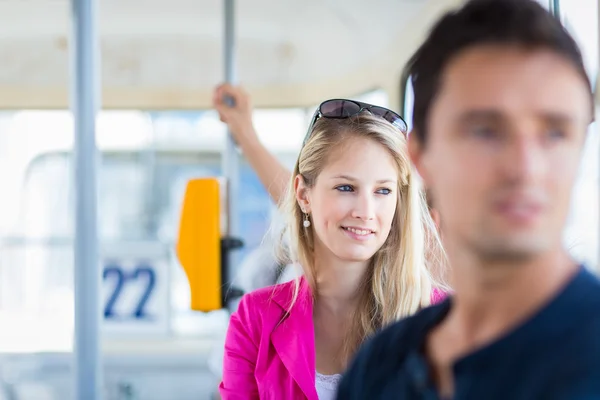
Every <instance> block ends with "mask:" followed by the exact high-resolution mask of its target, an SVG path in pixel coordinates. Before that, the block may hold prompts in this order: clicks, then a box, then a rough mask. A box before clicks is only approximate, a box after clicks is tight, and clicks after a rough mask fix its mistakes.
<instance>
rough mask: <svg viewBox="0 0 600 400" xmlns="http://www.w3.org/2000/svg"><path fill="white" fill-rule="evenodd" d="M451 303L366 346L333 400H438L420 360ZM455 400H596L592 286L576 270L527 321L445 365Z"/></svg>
mask: <svg viewBox="0 0 600 400" xmlns="http://www.w3.org/2000/svg"><path fill="white" fill-rule="evenodd" d="M451 303H452V299H451V298H448V299H446V300H445V301H444V302H442V303H440V304H438V305H435V306H432V307H429V308H426V309H424V310H422V311H421V312H419V313H417V314H415V315H414V316H412V317H410V318H407V319H405V320H403V321H400V322H398V323H396V324H394V325H392V326H390V327H388V328H386V329H384V330H383V331H382V332H381V333H379V334H377V335H376V336H375V337H374V338H372V339H371V340H369V341H367V342H366V343H365V345H364V346H363V347H362V348H361V349H360V350H359V352H358V354H357V356H356V358H355V360H354V362H353V363H352V364H351V366H350V368H349V369H348V371H347V372H346V374H345V375H344V377H343V378H342V381H341V383H340V386H339V390H338V397H337V400H350V399H357V400H358V399H360V400H378V399H423V400H439V399H440V397H439V396H438V394H437V391H436V388H435V386H434V384H433V383H432V381H431V379H430V370H429V366H428V363H427V361H426V359H425V356H424V350H423V349H424V346H425V337H426V335H427V333H428V332H429V331H430V330H431V329H432V328H433V327H434V326H435V325H436V324H438V323H439V322H440V321H442V320H443V319H444V317H445V316H446V314H447V313H448V311H449V310H450V307H451ZM453 374H454V397H453V399H455V400H467V399H469V400H471V399H472V400H495V399H502V400H531V399H549V400H559V399H560V400H567V399H568V400H592V399H600V281H598V280H597V278H596V277H595V276H594V275H592V274H591V273H590V272H588V271H586V270H585V269H584V268H583V267H582V268H581V270H580V271H579V272H578V273H577V274H576V275H575V277H574V278H573V279H572V280H571V282H569V284H568V285H567V286H566V287H565V288H564V289H563V290H562V291H561V292H560V293H559V294H557V296H556V297H555V298H554V299H553V300H552V301H550V302H549V303H548V304H547V305H546V306H545V307H544V308H542V309H541V310H540V311H538V312H537V313H536V314H535V315H534V316H533V317H532V318H530V319H529V320H528V321H526V322H524V323H523V324H522V325H520V326H519V327H517V328H515V329H514V330H512V331H511V332H509V333H508V334H506V335H505V336H503V337H502V338H500V339H498V340H496V341H495V342H493V343H491V344H489V345H487V346H485V347H483V348H481V349H479V350H477V351H475V352H473V353H471V354H469V355H467V356H465V357H463V358H461V359H459V360H458V361H457V362H456V363H455V364H454V366H453Z"/></svg>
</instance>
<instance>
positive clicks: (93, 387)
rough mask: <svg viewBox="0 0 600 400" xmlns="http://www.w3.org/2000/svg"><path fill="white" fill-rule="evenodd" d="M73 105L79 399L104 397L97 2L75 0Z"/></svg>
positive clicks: (73, 8) (75, 346) (72, 70)
mask: <svg viewBox="0 0 600 400" xmlns="http://www.w3.org/2000/svg"><path fill="white" fill-rule="evenodd" d="M71 7H72V10H71V11H72V18H73V20H72V24H73V25H72V36H71V39H72V43H71V45H70V49H71V73H70V75H71V98H70V100H71V109H72V112H73V119H74V127H75V140H74V149H73V150H74V157H73V164H72V168H73V171H74V179H75V180H74V182H75V245H74V250H75V271H74V275H75V282H74V285H75V340H74V349H73V353H74V361H75V362H74V365H73V367H74V368H73V370H74V374H73V377H74V379H75V396H74V398H75V399H76V400H100V399H101V398H102V373H101V372H102V370H101V367H102V366H101V351H100V324H101V313H100V282H101V274H100V262H99V258H98V232H97V206H96V195H97V185H96V167H97V160H98V158H97V157H98V154H97V149H96V114H97V108H98V103H99V94H100V90H99V78H98V76H99V73H98V69H99V67H98V54H99V51H98V40H97V33H96V1H95V0H71Z"/></svg>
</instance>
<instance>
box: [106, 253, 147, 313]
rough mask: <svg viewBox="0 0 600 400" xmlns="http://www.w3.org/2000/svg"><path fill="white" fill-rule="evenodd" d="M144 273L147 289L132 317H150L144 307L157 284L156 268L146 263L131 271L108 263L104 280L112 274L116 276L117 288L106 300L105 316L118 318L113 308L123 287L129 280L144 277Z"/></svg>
mask: <svg viewBox="0 0 600 400" xmlns="http://www.w3.org/2000/svg"><path fill="white" fill-rule="evenodd" d="M144 275H145V276H147V284H146V290H144V293H142V296H141V297H140V299H139V301H138V303H137V306H136V307H135V310H134V311H133V312H132V315H131V318H135V319H144V318H148V315H147V314H146V312H145V310H144V307H145V306H146V303H147V302H148V299H149V298H150V295H151V294H152V290H153V289H154V286H155V285H156V274H155V273H154V270H153V269H152V268H150V267H148V266H145V265H140V266H139V267H137V268H135V269H134V270H133V271H132V272H131V273H127V272H124V271H123V269H122V268H121V267H119V266H118V265H114V264H111V265H107V266H106V267H105V268H104V275H103V278H104V280H106V279H109V278H110V277H111V276H114V277H115V278H114V279H115V280H116V284H115V288H114V290H113V292H112V293H111V295H110V296H109V297H108V301H107V302H106V306H105V307H104V318H111V319H114V318H118V316H117V315H115V313H114V310H113V308H114V306H115V303H116V302H117V300H118V299H119V295H120V294H121V291H122V290H123V287H124V286H125V284H126V283H127V281H135V280H137V279H139V278H142V277H143V276H144Z"/></svg>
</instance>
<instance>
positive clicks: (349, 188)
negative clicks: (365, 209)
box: [336, 185, 353, 192]
mask: <svg viewBox="0 0 600 400" xmlns="http://www.w3.org/2000/svg"><path fill="white" fill-rule="evenodd" d="M336 189H337V190H339V191H340V192H351V191H352V190H353V189H352V186H350V185H341V186H338V187H336Z"/></svg>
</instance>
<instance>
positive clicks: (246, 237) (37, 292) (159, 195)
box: [0, 109, 306, 351]
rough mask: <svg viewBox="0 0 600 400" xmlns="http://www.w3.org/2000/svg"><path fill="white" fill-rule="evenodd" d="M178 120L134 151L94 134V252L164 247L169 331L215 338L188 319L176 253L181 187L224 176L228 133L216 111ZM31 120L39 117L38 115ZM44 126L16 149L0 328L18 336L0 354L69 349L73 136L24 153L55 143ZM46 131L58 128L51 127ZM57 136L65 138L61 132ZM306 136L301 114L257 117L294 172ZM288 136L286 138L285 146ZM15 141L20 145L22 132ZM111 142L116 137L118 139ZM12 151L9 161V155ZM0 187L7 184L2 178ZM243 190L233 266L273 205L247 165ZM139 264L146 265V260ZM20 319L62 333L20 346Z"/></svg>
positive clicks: (215, 320)
mask: <svg viewBox="0 0 600 400" xmlns="http://www.w3.org/2000/svg"><path fill="white" fill-rule="evenodd" d="M56 113H58V112H56ZM278 113H279V114H280V115H279V116H278V115H276V114H278ZM174 114H176V113H169V112H164V113H155V114H153V115H152V121H153V123H152V124H149V125H148V126H149V127H151V128H152V129H150V131H149V132H146V133H144V134H140V135H139V136H143V137H146V139H148V140H146V139H144V140H136V141H135V143H125V142H127V140H123V141H122V142H120V143H118V145H116V146H115V143H112V144H111V145H106V140H104V139H105V138H104V139H103V137H102V136H103V135H104V134H103V132H101V130H99V131H98V143H100V145H99V146H100V148H101V150H102V151H101V155H102V157H101V159H102V162H101V163H100V165H99V168H98V189H99V193H98V215H99V218H98V228H99V239H100V247H101V252H104V251H105V249H106V248H109V247H110V246H111V245H112V244H115V243H116V244H121V247H123V244H125V245H126V246H127V244H128V243H131V244H134V243H141V242H143V243H147V244H149V245H150V246H152V247H153V248H164V249H165V254H167V256H166V258H167V259H168V261H167V264H168V266H169V267H168V269H169V271H170V272H169V275H170V278H169V279H170V282H171V285H170V286H171V287H170V299H168V300H167V301H168V302H169V303H170V305H171V311H170V312H169V313H168V314H169V316H170V317H169V318H170V328H171V332H172V333H174V334H192V335H195V336H197V335H209V336H212V335H214V334H221V333H222V329H224V328H225V326H226V322H227V320H226V319H223V318H222V317H221V316H216V317H211V315H210V313H209V314H202V313H197V312H192V311H191V310H189V286H188V283H187V280H186V278H185V275H184V274H183V271H182V270H181V268H180V266H179V265H178V263H177V259H176V257H175V255H174V251H173V248H174V241H175V238H176V235H177V230H178V224H179V215H180V205H181V201H182V198H183V193H184V190H185V185H186V182H187V180H188V179H190V178H194V177H201V176H217V175H219V174H220V171H221V151H222V148H223V143H224V135H223V133H224V131H225V130H224V126H223V124H221V123H220V122H219V121H218V118H217V117H216V115H215V114H214V113H212V112H197V113H179V115H174ZM32 115H33V114H32ZM282 115H283V117H282ZM270 116H273V118H270ZM33 118H40V117H39V114H35V116H34V117H33ZM25 125H27V126H28V127H29V128H30V127H31V126H33V125H32V124H25ZM40 125H41V126H44V124H40V123H36V124H35V126H36V127H37V128H36V129H37V130H38V131H39V132H36V133H35V134H32V136H29V137H28V138H27V143H30V144H26V142H25V141H23V143H21V142H19V146H21V147H22V148H23V149H25V150H24V151H23V157H29V158H28V159H29V160H31V158H32V157H33V160H31V161H27V162H25V161H23V160H20V161H19V163H20V164H23V165H24V166H23V167H19V173H18V175H19V179H20V183H19V184H18V185H14V186H15V187H18V188H19V189H20V190H17V191H15V190H12V191H11V192H12V193H13V194H14V196H15V198H18V200H17V201H15V202H14V203H16V204H18V205H19V209H18V210H17V211H15V210H13V214H15V215H16V216H15V217H13V219H15V220H17V223H16V224H12V225H13V226H14V227H13V229H12V230H10V231H9V232H8V233H7V234H4V232H3V237H2V240H3V241H2V242H1V243H0V278H2V279H0V322H2V326H5V327H6V326H14V327H15V329H17V333H14V332H13V330H10V332H13V333H12V334H10V332H9V330H7V331H6V332H8V333H7V335H12V336H11V337H13V339H10V338H6V340H2V344H0V351H1V350H4V349H11V348H13V349H14V348H16V347H18V345H17V344H15V342H14V340H16V339H14V338H16V337H20V339H19V340H22V341H23V340H24V341H25V342H27V343H26V344H24V345H23V346H25V347H27V348H33V347H34V348H36V349H39V347H40V346H41V347H42V348H43V350H59V349H64V348H66V349H68V348H70V346H71V344H70V340H71V335H72V332H71V329H72V324H73V320H72V318H73V310H72V305H73V272H74V270H73V247H72V246H73V241H72V240H73V233H74V232H73V229H74V220H73V217H74V215H73V209H74V208H73V186H72V181H71V177H72V175H71V168H70V162H71V161H70V160H71V157H70V149H69V146H70V142H71V141H72V133H69V135H67V136H69V139H68V140H62V141H61V144H60V145H58V144H57V143H51V144H50V145H49V146H48V147H49V148H51V149H52V148H54V149H55V150H48V149H46V150H40V149H37V150H36V151H29V149H30V148H31V146H32V144H31V143H34V144H35V145H38V144H39V142H40V141H38V142H36V140H35V137H34V136H36V137H41V138H44V140H47V139H46V138H47V137H48V136H52V135H53V134H54V132H48V131H47V130H43V129H40V128H39V126H40ZM46 125H47V126H52V127H53V128H54V129H57V128H56V126H55V125H52V124H51V125H48V124H46ZM29 128H28V129H29ZM58 129H62V130H65V129H64V126H62V125H61V126H60V128H58ZM305 129H306V126H305V124H304V111H303V110H302V109H293V110H260V111H258V112H257V130H258V131H259V132H260V135H261V139H262V140H264V141H265V142H266V144H267V147H269V148H270V149H271V150H272V151H273V152H274V153H275V154H276V155H277V157H278V158H279V159H280V160H281V161H282V162H283V163H284V164H286V165H288V166H290V167H291V166H292V165H293V163H294V162H295V159H296V157H297V152H298V149H299V146H300V143H301V140H302V135H303V134H304V130H305ZM0 133H2V132H0ZM29 133H31V132H29ZM284 133H287V134H288V136H287V138H284V139H281V136H282V134H284ZM13 134H14V136H15V137H23V136H25V135H23V133H22V132H20V134H19V132H13ZM110 135H111V136H117V137H118V136H119V134H115V132H114V131H113V132H111V133H110ZM274 138H275V139H274ZM0 139H2V140H4V137H3V136H2V137H0ZM63 139H64V138H63ZM138 139H139V138H138ZM213 139H214V140H213ZM103 143H104V144H103ZM46 144H48V143H45V144H44V146H45V145H46ZM17 147H18V146H17ZM41 147H43V146H41ZM11 149H12V151H13V153H12V154H15V153H16V152H15V146H13V147H12V148H11ZM56 149H58V150H56ZM19 151H20V150H19ZM35 154H38V155H37V156H35ZM3 161H6V160H3ZM20 164H19V165H20ZM25 166H26V167H25ZM7 168H10V166H9V167H7ZM14 170H15V169H14V168H13V171H14ZM0 179H2V183H5V179H4V176H3V175H2V176H0ZM239 191H240V194H243V198H244V201H243V202H238V207H239V209H238V212H239V215H240V224H239V226H240V231H241V232H240V234H241V236H242V239H243V241H244V243H245V247H244V248H243V249H242V250H240V251H239V252H238V254H239V256H238V258H239V259H243V258H244V256H245V255H246V254H248V252H249V251H251V250H252V249H253V248H255V247H256V246H258V245H259V244H260V242H261V239H262V236H263V234H264V233H265V232H266V230H267V229H268V225H269V217H270V216H271V213H272V211H273V206H274V205H273V203H272V202H271V201H270V199H269V197H268V194H267V192H266V190H265V189H264V188H263V187H262V184H261V183H260V181H259V179H258V177H257V176H256V174H255V173H254V172H253V171H252V170H251V168H250V167H249V165H248V164H247V163H246V162H245V161H244V160H243V157H242V158H241V159H240V188H239ZM11 203H13V202H11ZM7 229H8V228H7ZM17 236H18V237H17ZM155 253H156V251H155ZM137 256H140V257H143V254H138V255H137ZM146 258H148V257H146ZM150 261H151V260H150ZM135 296H136V295H135V294H134V295H133V297H135ZM129 297H132V296H129ZM167 297H169V295H167ZM119 312H121V313H122V314H123V315H124V316H127V315H130V314H131V313H129V311H128V310H124V311H123V310H121V311H119ZM217 314H218V313H217ZM49 315H52V316H53V317H52V318H51V321H50V320H48V318H45V317H44V318H42V317H40V316H49ZM38 317H39V318H38ZM19 318H28V321H38V322H39V323H40V324H46V323H52V324H58V325H57V326H61V327H62V328H60V329H58V328H57V330H58V331H60V332H56V333H55V334H53V335H49V336H48V337H47V338H46V339H47V341H46V342H45V343H44V344H40V342H39V340H37V339H35V338H30V339H27V340H25V339H24V336H23V335H21V333H20V329H21V328H17V326H20V325H19V324H18V321H17V319H19ZM36 323H37V322H36ZM23 329H25V328H23ZM40 329H43V330H46V326H45V325H44V326H43V327H42V326H38V327H29V328H27V331H29V332H39V331H40ZM3 337H4V336H3V335H0V338H3ZM36 340H37V341H36Z"/></svg>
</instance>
